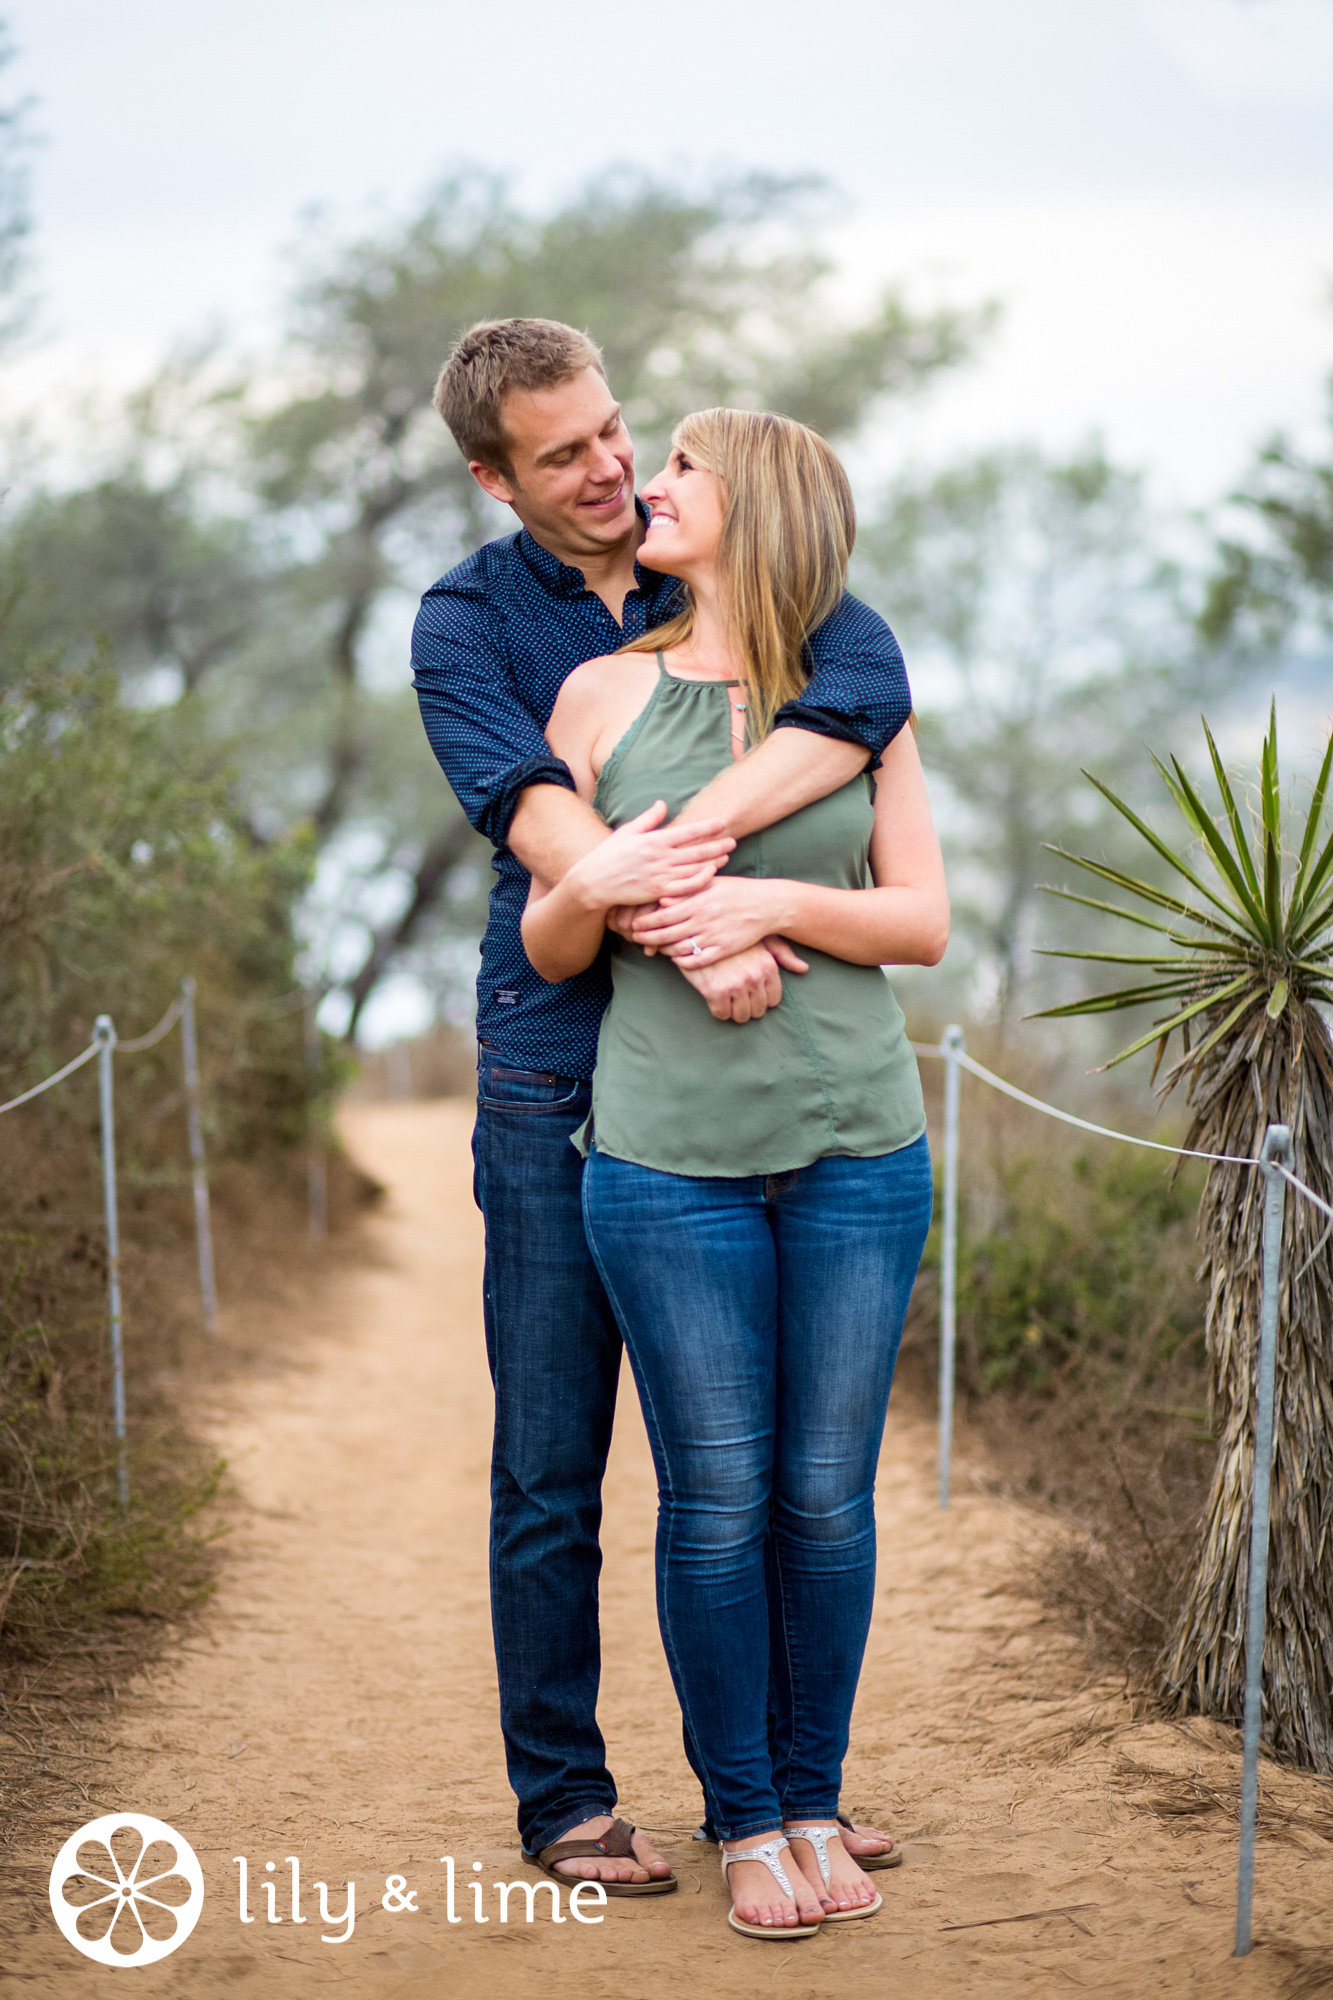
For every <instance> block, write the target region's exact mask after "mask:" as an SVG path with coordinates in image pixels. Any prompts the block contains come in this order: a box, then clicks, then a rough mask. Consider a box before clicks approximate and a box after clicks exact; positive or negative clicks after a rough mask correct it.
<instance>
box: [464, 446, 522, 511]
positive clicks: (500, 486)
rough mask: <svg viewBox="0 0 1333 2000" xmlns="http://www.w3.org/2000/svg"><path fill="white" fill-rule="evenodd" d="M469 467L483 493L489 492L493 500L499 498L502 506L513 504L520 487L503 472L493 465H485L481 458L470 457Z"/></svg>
mask: <svg viewBox="0 0 1333 2000" xmlns="http://www.w3.org/2000/svg"><path fill="white" fill-rule="evenodd" d="M467 469H468V471H469V472H470V473H471V474H472V477H473V478H474V479H475V480H476V482H477V484H478V486H480V488H481V490H482V492H483V493H489V494H490V496H491V498H492V500H498V501H499V502H500V504H501V506H502V507H512V506H513V504H514V495H515V493H516V492H517V491H518V489H517V487H516V486H515V485H514V483H513V481H512V480H509V479H506V478H505V475H504V474H503V472H497V471H496V469H495V467H494V466H493V465H483V464H482V462H481V460H480V459H479V458H470V459H469V460H468V466H467Z"/></svg>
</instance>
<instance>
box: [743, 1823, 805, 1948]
mask: <svg viewBox="0 0 1333 2000" xmlns="http://www.w3.org/2000/svg"><path fill="white" fill-rule="evenodd" d="M776 1837H777V1828H776V1827H775V1828H774V1829H773V1832H772V1833H752V1834H751V1835H750V1836H749V1837H748V1839H745V1840H725V1841H723V1843H722V1851H723V1853H724V1854H731V1853H733V1852H734V1851H735V1850H736V1849H739V1850H740V1851H741V1852H742V1853H744V1851H745V1849H746V1848H747V1847H758V1846H759V1845H760V1844H761V1843H762V1842H763V1841H766V1840H773V1839H775V1838H776ZM779 1858H780V1861H781V1863H782V1864H783V1865H784V1866H785V1867H786V1870H787V1874H788V1876H789V1878H790V1880H791V1885H792V1888H793V1890H794V1891H795V1894H794V1895H792V1896H784V1895H783V1893H782V1890H781V1888H780V1887H779V1885H778V1878H777V1876H776V1875H774V1874H773V1873H772V1871H771V1870H770V1869H768V1868H765V1866H764V1864H763V1862H762V1861H737V1862H736V1863H735V1864H734V1865H732V1866H730V1867H729V1868H728V1869H727V1887H728V1888H729V1889H730V1891H731V1902H732V1908H733V1909H734V1910H735V1912H736V1915H737V1916H738V1917H739V1918H740V1920H741V1922H742V1923H743V1924H768V1925H771V1926H772V1928H773V1929H774V1930H784V1929H785V1930H793V1929H795V1927H796V1926H797V1925H798V1924H818V1923H822V1922H823V1919H824V1911H823V1908H822V1907H821V1905H820V1902H819V1899H818V1897H817V1896H816V1895H815V1894H814V1891H813V1890H812V1889H811V1887H810V1884H809V1883H808V1882H807V1881H806V1879H805V1876H804V1875H803V1874H802V1873H801V1870H800V1869H799V1868H797V1867H795V1866H793V1865H792V1860H793V1857H792V1856H791V1855H790V1854H789V1853H784V1854H782V1855H781V1856H780V1857H779Z"/></svg>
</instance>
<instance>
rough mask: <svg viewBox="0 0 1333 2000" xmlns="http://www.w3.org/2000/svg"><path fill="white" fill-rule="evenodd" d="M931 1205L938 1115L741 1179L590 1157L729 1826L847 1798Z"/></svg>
mask: <svg viewBox="0 0 1333 2000" xmlns="http://www.w3.org/2000/svg"><path fill="white" fill-rule="evenodd" d="M930 1208H931V1171H930V1153H929V1150H928V1147H927V1144H926V1140H925V1138H924V1136H923V1137H922V1138H920V1139H918V1140H917V1141H916V1142H915V1143H914V1144H913V1145H910V1146H905V1147H903V1148H902V1149H901V1150H900V1151H899V1152H896V1153H886V1154H882V1155H880V1156H879V1157H878V1158H875V1159H851V1158H847V1157H845V1156H836V1157H833V1158H830V1159H823V1160H816V1161H815V1162H814V1164H813V1165H812V1166H808V1167H801V1168H798V1169H796V1170H794V1171H792V1172H789V1173H782V1174H767V1175H763V1174H761V1175H756V1176H754V1177H753V1178H750V1179H744V1180H724V1179H716V1180H715V1179H695V1178H693V1177H691V1176H688V1175H683V1174H667V1173H659V1172H657V1171H656V1170H655V1169H653V1168H649V1167H640V1166H635V1165H633V1164H632V1163H631V1162H629V1161H627V1160H618V1159H613V1158H612V1157H611V1156H610V1155H608V1154H605V1153H601V1152H597V1151H594V1152H593V1154H592V1157H591V1158H590V1159H589V1161H588V1165H587V1168H586V1170H585V1173H584V1180H583V1214H584V1222H585V1224H586V1227H587V1231H588V1241H589V1244H590V1245H591V1247H592V1253H593V1256H594V1258H595V1259H596V1262H597V1267H598V1269H599V1271H600V1272H601V1275H602V1280H603V1283H604V1284H605V1286H606V1289H607V1292H608V1294H609V1296H610V1299H611V1303H612V1305H613V1306H614V1308H615V1312H616V1317H617V1319H618V1320H619V1322H620V1328H621V1331H622V1333H623V1334H624V1336H625V1345H626V1347H627V1348H628V1349H629V1354H630V1360H631V1362H632V1364H633V1368H634V1377H635V1381H636V1382H637V1384H638V1389H639V1396H640V1400H641V1401H642V1404H643V1414H644V1421H645V1423H646V1425H647V1429H648V1436H649V1440H650V1442H651V1444H652V1449H653V1457H654V1459H655V1461H656V1465H657V1480H658V1497H659V1512H658V1529H657V1603H658V1616H659V1619H660V1621H661V1627H662V1638H663V1643H664V1645H665V1647H666V1655H667V1661H668V1664H669V1666H670V1669H671V1674H672V1678H673V1680H674V1681H675V1685H676V1693H677V1695H678V1696H679V1699H680V1705H681V1709H682V1712H683V1714H684V1718H685V1726H686V1732H687V1738H688V1740H689V1742H690V1746H691V1749H692V1752H693V1759H692V1761H693V1760H697V1761H696V1769H697V1770H698V1773H699V1776H700V1778H701V1780H702V1782H703V1786H704V1793H705V1798H706V1802H707V1806H708V1813H709V1817H710V1819H711V1820H712V1822H713V1825H714V1827H715V1829H716V1831H717V1834H718V1836H719V1837H720V1838H721V1839H724V1840H736V1839H743V1838H745V1837H747V1836H749V1835H751V1834H757V1833H762V1832H766V1831H767V1830H769V1829H770V1828H772V1827H775V1826H776V1825H777V1824H778V1822H779V1820H782V1819H787V1820H791V1819H832V1818H833V1817H834V1815H835V1814H836V1813H837V1810H838V1789H839V1783H840V1780H841V1775H842V1760H843V1757H844V1755H845V1754H846V1749H847V1738H848V1731H849V1727H850V1723H851V1714H852V1702H853V1699H854V1698H855V1694H856V1683H857V1679H858V1677H859V1675H860V1671H861V1659H862V1655H863V1653H864V1651H865V1642H866V1634H867V1632H868V1631H869V1629H870V1613H871V1606H872V1602H873V1597H874V1586H875V1516H874V1486H875V1466H876V1462H877V1460H878V1457H879V1448H880V1441H881V1437H882V1434H883V1429H884V1416H885V1411H886V1409H887V1407H888V1400H889V1390H890V1388H891V1386H892V1383H893V1370H894V1363H895V1361H896V1360H897V1356H898V1342H899V1339H900V1337H901V1334H902V1325H903V1318H904V1315H905V1314H906V1311H907V1302H908V1299H909V1297H910V1295H911V1290H912V1282H913V1280H914V1278H915V1277H916V1272H917V1266H918V1264H919V1263H920V1260H921V1252H922V1249H923V1247H924V1245H925V1241H926V1231H927V1228H928V1226H929V1223H930ZM770 1530H771V1532H770ZM766 1564H767V1565H771V1567H772V1572H773V1573H772V1575H771V1577H766ZM770 1583H771V1585H772V1590H771V1601H772V1606H773V1610H772V1615H771V1616H770V1610H769V1604H770V1590H769V1588H768V1587H767V1586H768V1585H769V1584H770Z"/></svg>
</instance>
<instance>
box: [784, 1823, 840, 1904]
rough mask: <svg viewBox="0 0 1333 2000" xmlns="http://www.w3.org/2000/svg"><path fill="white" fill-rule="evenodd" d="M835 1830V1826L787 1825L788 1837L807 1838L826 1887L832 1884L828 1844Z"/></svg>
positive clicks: (792, 1838) (830, 1886) (794, 1838)
mask: <svg viewBox="0 0 1333 2000" xmlns="http://www.w3.org/2000/svg"><path fill="white" fill-rule="evenodd" d="M836 1831H837V1828H836V1827H831V1826H789V1827H788V1828H787V1835H788V1838H789V1839H791V1840H808V1841H809V1843H810V1845H811V1846H812V1847H813V1848H814V1850H815V1859H816V1861H817V1862H818V1863H819V1872H820V1874H821V1875H822V1876H823V1878H824V1887H825V1888H826V1889H830V1888H832V1886H833V1870H832V1869H831V1868H830V1866H829V1858H828V1844H829V1841H830V1840H831V1839H832V1838H833V1835H834V1834H835V1833H836Z"/></svg>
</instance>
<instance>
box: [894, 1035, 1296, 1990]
mask: <svg viewBox="0 0 1333 2000" xmlns="http://www.w3.org/2000/svg"><path fill="white" fill-rule="evenodd" d="M912 1048H913V1049H914V1050H915V1052H916V1054H917V1055H918V1056H927V1057H936V1058H938V1059H939V1060H941V1061H942V1062H943V1063H944V1065H945V1070H944V1175H943V1178H944V1216H943V1227H942V1239H943V1240H942V1242H941V1245H940V1390H939V1479H940V1506H941V1507H942V1508H943V1507H947V1506H948V1504H949V1485H950V1476H951V1469H952V1460H953V1414H954V1373H955V1366H956V1357H957V1325H956V1319H957V1299H958V1096H959V1073H960V1071H962V1070H967V1071H969V1072H970V1074H971V1075H973V1076H975V1077H977V1078H979V1079H980V1081H981V1082H982V1083H985V1084H989V1085H990V1087H991V1088H992V1089H993V1090H999V1091H1002V1092H1003V1093H1004V1095H1005V1096H1006V1097H1012V1098H1013V1099H1014V1100H1015V1101H1016V1102H1017V1103H1019V1104H1026V1105H1027V1106H1028V1107H1029V1109H1030V1110H1033V1111H1040V1112H1042V1113H1043V1114H1044V1116H1046V1117H1047V1118H1058V1119H1059V1120H1060V1122H1061V1123H1062V1124H1064V1125H1076V1126H1077V1127H1078V1128H1079V1129H1080V1130H1081V1131H1084V1132H1093V1133H1096V1134H1097V1136H1098V1137H1099V1138H1102V1139H1117V1140H1120V1141H1121V1142H1122V1143H1123V1144H1125V1145H1127V1146H1145V1147H1147V1148H1148V1149H1149V1150H1150V1151H1151V1152H1154V1153H1173V1154H1175V1155H1176V1157H1177V1158H1179V1159H1186V1160H1210V1161H1220V1162H1223V1163H1224V1164H1226V1165H1229V1166H1239V1167H1253V1168H1254V1169H1255V1171H1256V1172H1257V1173H1261V1174H1262V1175H1263V1176H1264V1180H1265V1182H1266V1184H1267V1185H1266V1187H1265V1191H1264V1238H1263V1288H1262V1303H1261V1308H1260V1321H1259V1383H1258V1401H1257V1406H1256V1410H1255V1438H1254V1487H1253V1491H1252V1494H1251V1501H1250V1573H1249V1594H1248V1600H1247V1604H1246V1623H1245V1715H1244V1731H1243V1749H1244V1754H1243V1767H1242V1778H1241V1816H1240V1864H1239V1879H1238V1883H1237V1891H1236V1945H1235V1953H1234V1955H1235V1956H1236V1957H1237V1958H1244V1957H1245V1956H1246V1954H1247V1953H1248V1952H1249V1949H1250V1927H1251V1926H1250V1919H1251V1911H1252V1907H1253V1901H1254V1844H1255V1825H1256V1820H1257V1817H1258V1805H1259V1734H1260V1722H1261V1718H1262V1713H1263V1659H1264V1626H1265V1619H1266V1614H1267V1594H1268V1527H1269V1491H1270V1485H1271V1481H1272V1470H1273V1392H1274V1382H1275V1380H1276V1372H1277V1370H1276V1363H1277V1308H1278V1280H1279V1275H1280V1265H1281V1258H1282V1216H1283V1206H1284V1200H1283V1198H1284V1193H1285V1189H1286V1187H1291V1188H1293V1189H1294V1190H1295V1191H1296V1193H1297V1194H1298V1195H1300V1196H1301V1198H1302V1199H1303V1200H1305V1201H1308V1202H1311V1203H1313V1205H1314V1207H1315V1208H1317V1209H1319V1210H1321V1211H1322V1213H1323V1214H1325V1215H1327V1216H1329V1217H1330V1218H1333V1206H1330V1204H1329V1203H1328V1202H1326V1201H1324V1200H1322V1199H1321V1197H1320V1196H1319V1195H1317V1194H1315V1192H1314V1190H1313V1189H1312V1188H1308V1187H1306V1185H1305V1183H1304V1181H1301V1180H1298V1179H1297V1178H1296V1175H1295V1174H1294V1173H1292V1171H1291V1167H1290V1160H1291V1134H1290V1132H1289V1131H1288V1129H1287V1127H1286V1126H1285V1125H1270V1126H1269V1127H1268V1129H1267V1131H1266V1132H1265V1134H1264V1141H1263V1146H1262V1148H1261V1150H1260V1153H1259V1157H1258V1159H1250V1158H1247V1157H1246V1156H1245V1155H1243V1154H1235V1153H1199V1152H1194V1151H1192V1150H1191V1149H1190V1148H1189V1147H1188V1146H1165V1145H1163V1144H1161V1142H1160V1141H1159V1140H1156V1139H1138V1138H1135V1137H1134V1135H1133V1134H1132V1133H1129V1132H1113V1131H1112V1130H1111V1129H1110V1128H1109V1127H1108V1126H1106V1125H1093V1124H1090V1123H1089V1121H1088V1120H1087V1119H1086V1118H1076V1117H1075V1116H1074V1114H1073V1112H1071V1111H1061V1110H1060V1109H1059V1108H1058V1107H1057V1106H1056V1105H1054V1104H1046V1103H1044V1102H1043V1101H1042V1099H1041V1098H1039V1097H1030V1096H1029V1095H1028V1093H1027V1091H1025V1090H1019V1089H1018V1088H1017V1086H1016V1085H1014V1084H1012V1083H1008V1082H1006V1080H1005V1079H1004V1077H1001V1076H995V1075H994V1074H993V1073H992V1072H991V1071H990V1070H988V1069H983V1067H982V1065H981V1064H980V1063H979V1062H974V1061H973V1059H972V1057H971V1056H970V1055H968V1054H967V1051H966V1049H965V1047H964V1045H963V1031H962V1029H961V1028H958V1027H948V1028H946V1029H945V1031H944V1035H943V1038H942V1040H941V1041H940V1043H939V1044H938V1046H936V1045H935V1044H934V1043H922V1042H913V1043H912Z"/></svg>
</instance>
